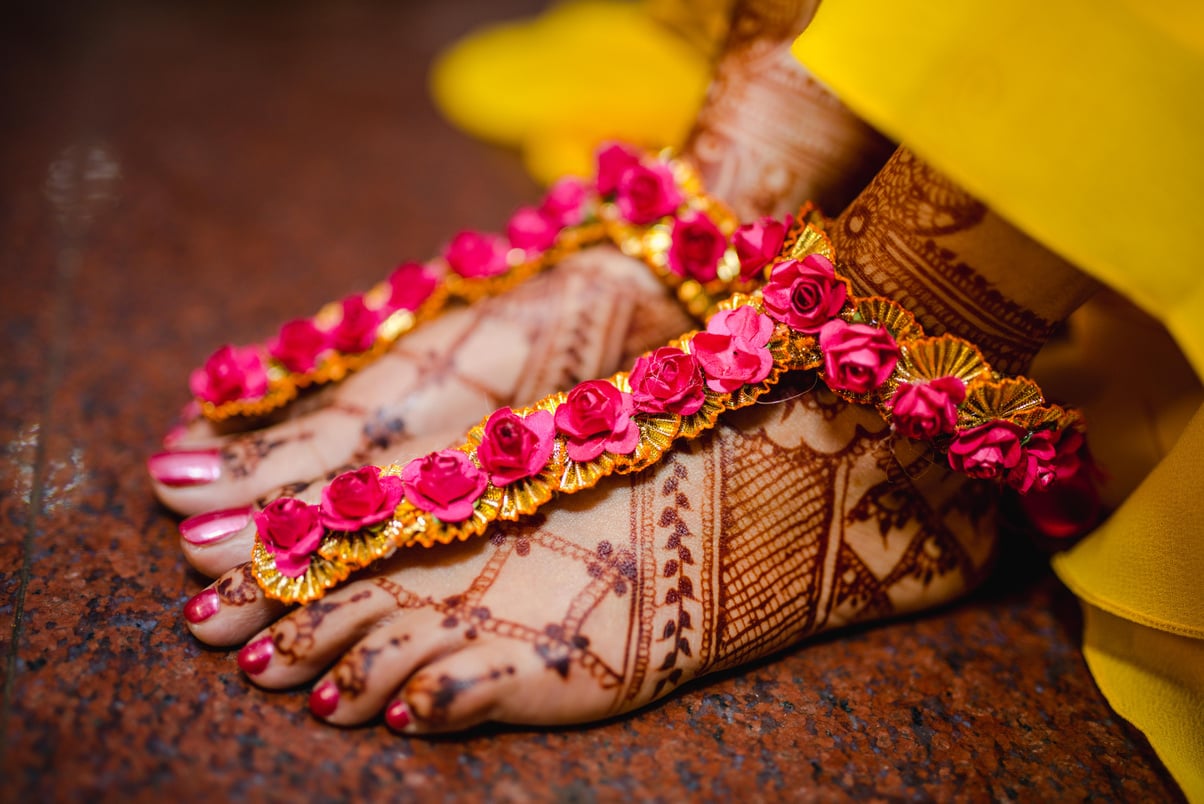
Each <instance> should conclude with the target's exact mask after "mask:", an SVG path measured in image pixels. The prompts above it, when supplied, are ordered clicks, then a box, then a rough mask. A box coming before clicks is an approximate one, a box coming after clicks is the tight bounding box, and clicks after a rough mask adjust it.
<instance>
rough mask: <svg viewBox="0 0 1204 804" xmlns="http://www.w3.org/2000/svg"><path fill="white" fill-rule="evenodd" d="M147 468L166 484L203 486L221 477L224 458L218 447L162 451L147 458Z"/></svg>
mask: <svg viewBox="0 0 1204 804" xmlns="http://www.w3.org/2000/svg"><path fill="white" fill-rule="evenodd" d="M146 470H147V471H148V472H150V475H151V477H153V478H154V479H155V480H156V481H158V482H159V483H162V484H163V485H165V486H172V487H180V486H201V485H204V484H205V483H212V482H213V481H214V480H217V479H218V478H219V477H221V474H222V458H221V453H220V452H219V451H218V450H216V449H197V450H183V451H181V452H160V453H159V454H157V455H152V456H151V457H150V459H149V460H147V462H146Z"/></svg>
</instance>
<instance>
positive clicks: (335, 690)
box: [310, 611, 469, 726]
mask: <svg viewBox="0 0 1204 804" xmlns="http://www.w3.org/2000/svg"><path fill="white" fill-rule="evenodd" d="M446 623H447V620H446V618H445V617H444V616H443V615H441V614H438V613H436V612H431V611H409V612H402V613H399V614H398V615H397V616H395V617H393V618H392V619H390V620H389V621H388V622H387V623H384V624H382V625H381V626H380V627H379V628H377V629H376V630H374V631H372V632H371V633H370V634H368V636H366V637H365V638H364V639H363V640H361V641H360V642H359V643H358V644H356V645H355V646H354V647H353V648H351V649H350V650H349V651H347V652H346V653H345V654H343V656H342V658H340V659H339V661H338V662H337V663H336V664H335V665H334V667H332V668H331V669H330V670H329V671H328V672H327V673H326V675H325V676H323V677H322V679H321V680H320V681H319V682H318V683H317V684H315V685H314V689H313V694H312V695H311V697H310V710H311V711H312V712H313V713H314V714H315V715H317V716H318V717H320V718H322V719H324V720H326V721H327V722H329V723H336V724H338V725H343V726H348V725H352V724H355V723H363V722H365V721H368V720H371V719H372V718H373V717H376V716H377V715H379V714H380V713H381V711H382V710H384V708H385V705H386V704H387V703H388V702H389V699H390V698H391V696H393V695H395V694H396V693H397V690H398V689H399V688H400V687H401V685H402V684H403V683H405V681H406V679H407V678H409V677H410V676H411V675H412V674H413V673H414V671H415V670H416V669H418V668H419V667H422V666H424V665H427V664H429V663H431V662H433V661H436V660H437V659H439V658H440V657H442V656H444V655H446V654H447V653H448V652H450V651H453V650H456V649H458V648H461V647H463V646H464V644H465V643H466V642H467V640H468V638H469V637H467V636H466V635H465V629H463V628H448V627H447V625H446Z"/></svg>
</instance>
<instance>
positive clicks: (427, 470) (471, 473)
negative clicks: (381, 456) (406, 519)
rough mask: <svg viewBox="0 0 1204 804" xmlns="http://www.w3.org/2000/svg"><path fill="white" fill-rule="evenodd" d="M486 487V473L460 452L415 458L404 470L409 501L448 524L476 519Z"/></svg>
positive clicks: (404, 480)
mask: <svg viewBox="0 0 1204 804" xmlns="http://www.w3.org/2000/svg"><path fill="white" fill-rule="evenodd" d="M486 485H487V481H486V480H485V475H484V473H482V472H481V470H480V469H478V468H477V467H475V466H473V465H472V461H471V460H470V459H469V457H468V456H467V455H465V454H464V453H463V452H460V451H459V450H456V449H445V450H440V451H439V452H432V453H431V454H429V455H426V456H424V457H421V458H415V459H414V460H412V461H410V462H409V463H407V464H406V465H405V468H404V469H402V470H401V487H402V489H403V490H404V491H405V497H406V500H408V501H409V503H410V504H411V505H413V506H414V507H415V508H421V509H422V510H423V511H427V512H429V513H431V514H434V515H435V516H437V517H438V518H439V519H442V520H443V521H444V522H463V521H464V520H465V519H468V518H469V517H470V516H472V511H473V508H474V506H475V505H476V502H477V499H478V498H480V496H481V494H483V493H484V491H485V486H486Z"/></svg>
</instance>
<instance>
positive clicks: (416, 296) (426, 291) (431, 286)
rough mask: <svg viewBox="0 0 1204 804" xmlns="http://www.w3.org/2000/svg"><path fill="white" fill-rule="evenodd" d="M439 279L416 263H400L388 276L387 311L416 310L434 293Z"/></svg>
mask: <svg viewBox="0 0 1204 804" xmlns="http://www.w3.org/2000/svg"><path fill="white" fill-rule="evenodd" d="M437 284H439V277H438V276H437V275H436V274H435V272H434V271H433V270H431V269H430V268H428V267H427V266H425V265H422V264H421V263H417V262H407V263H402V264H401V265H399V266H397V268H396V269H394V271H393V273H391V274H390V275H389V290H390V294H389V309H390V310H417V309H418V308H419V307H421V306H422V303H423V302H424V301H426V300H427V299H428V298H430V295H431V294H432V293H434V292H435V286H436V285H437Z"/></svg>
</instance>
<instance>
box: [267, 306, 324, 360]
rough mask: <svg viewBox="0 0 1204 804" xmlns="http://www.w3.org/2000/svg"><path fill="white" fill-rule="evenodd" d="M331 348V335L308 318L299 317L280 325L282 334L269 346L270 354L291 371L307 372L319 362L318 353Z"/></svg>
mask: <svg viewBox="0 0 1204 804" xmlns="http://www.w3.org/2000/svg"><path fill="white" fill-rule="evenodd" d="M329 348H330V335H329V334H327V333H326V332H323V331H322V330H320V329H318V328H317V326H316V325H315V324H314V322H313V321H311V320H310V319H308V318H298V319H295V320H293V321H289V322H288V323H286V324H285V325H284V326H282V327H280V334H279V335H277V336H276V339H275V340H274V341H272V342H271V344H270V345H269V346H268V354H270V355H271V356H272V357H274V358H276V359H277V360H279V361H280V362H281V363H283V364H284V367H285V368H286V369H288V370H289V371H297V372H306V371H310V370H311V369H313V367H314V366H315V365H317V362H318V355H320V354H322V352H324V351H326V350H327V349H329Z"/></svg>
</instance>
